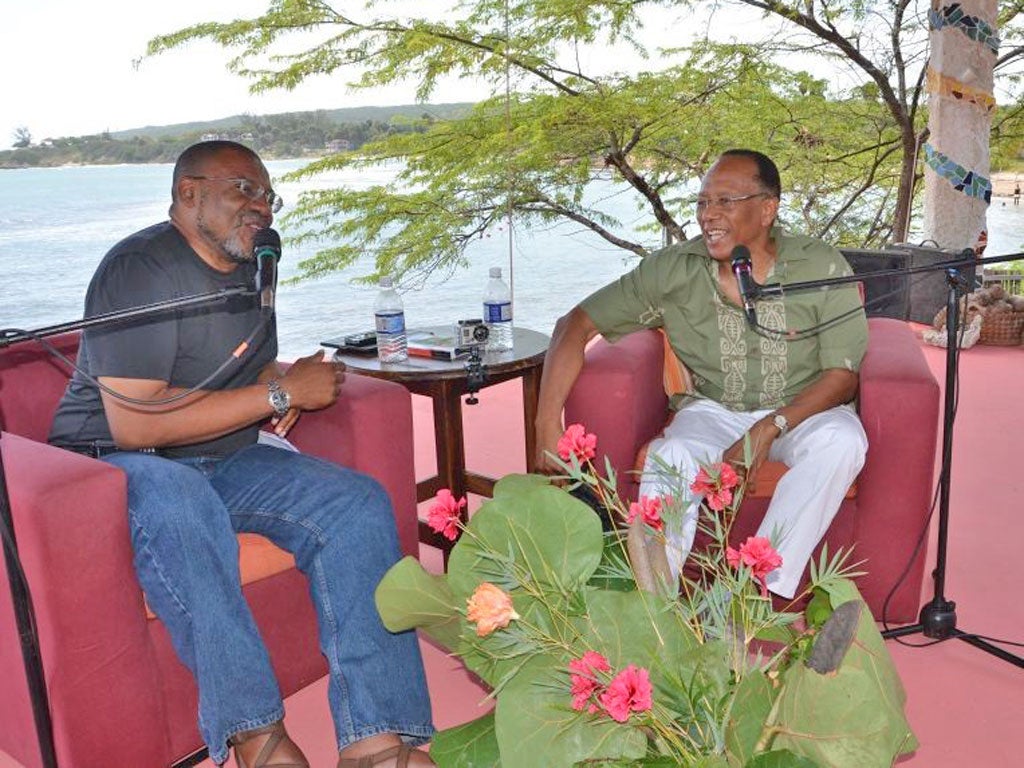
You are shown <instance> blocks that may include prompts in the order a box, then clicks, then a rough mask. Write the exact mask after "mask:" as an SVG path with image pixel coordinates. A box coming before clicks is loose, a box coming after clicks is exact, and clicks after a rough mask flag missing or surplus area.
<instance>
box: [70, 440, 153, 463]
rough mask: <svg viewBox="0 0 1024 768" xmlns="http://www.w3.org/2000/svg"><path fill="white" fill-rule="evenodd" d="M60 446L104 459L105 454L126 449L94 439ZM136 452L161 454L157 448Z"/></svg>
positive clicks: (142, 449)
mask: <svg viewBox="0 0 1024 768" xmlns="http://www.w3.org/2000/svg"><path fill="white" fill-rule="evenodd" d="M58 447H60V448H65V449H67V450H69V451H74V452H75V453H81V454H82V455H84V456H90V457H92V458H94V459H102V458H103V457H104V456H109V455H110V454H112V453H121V452H123V451H124V449H123V448H118V447H117V446H116V445H114V444H113V443H107V442H104V441H102V440H94V441H93V442H91V443H72V444H70V445H60V446H58ZM134 452H135V453H152V454H159V451H158V450H157V449H156V448H139V449H137V450H136V451H134Z"/></svg>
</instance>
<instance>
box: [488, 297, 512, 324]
mask: <svg viewBox="0 0 1024 768" xmlns="http://www.w3.org/2000/svg"><path fill="white" fill-rule="evenodd" d="M511 320H512V302H511V301H502V302H500V303H499V302H491V301H485V302H484V322H485V323H507V322H510V321H511Z"/></svg>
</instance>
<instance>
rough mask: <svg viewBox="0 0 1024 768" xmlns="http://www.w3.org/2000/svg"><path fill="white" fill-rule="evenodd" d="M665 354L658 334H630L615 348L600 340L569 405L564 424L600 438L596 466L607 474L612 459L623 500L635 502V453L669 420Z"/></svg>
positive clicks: (591, 350)
mask: <svg viewBox="0 0 1024 768" xmlns="http://www.w3.org/2000/svg"><path fill="white" fill-rule="evenodd" d="M663 349H664V347H663V343H662V340H661V336H660V335H659V334H658V332H657V331H639V332H637V333H631V334H630V335H628V336H626V337H624V338H622V339H620V340H619V341H618V342H617V343H616V344H614V345H611V344H609V343H608V342H607V341H605V340H604V339H599V340H597V341H596V342H594V343H593V344H592V345H591V346H590V347H589V348H588V349H587V352H586V358H585V361H584V365H583V370H582V371H581V372H580V375H579V378H578V379H577V380H576V384H575V386H574V387H573V390H572V392H571V393H570V395H569V397H568V399H567V400H566V403H565V423H566V424H567V425H568V424H573V423H577V422H578V423H580V424H583V425H584V426H585V427H586V428H587V431H588V432H593V433H594V434H595V435H597V457H596V459H595V464H596V466H597V467H598V468H599V469H603V468H604V462H605V457H607V458H608V460H609V461H610V462H611V464H612V466H613V467H614V469H615V472H616V474H617V476H618V487H619V495H620V496H621V497H622V498H623V499H624V500H629V499H632V498H635V497H636V493H637V490H638V487H639V483H638V482H637V478H636V477H635V475H634V474H633V473H632V470H633V462H634V460H635V459H636V455H637V452H638V451H639V450H640V447H641V446H642V445H644V444H646V443H647V442H648V441H650V439H651V438H652V437H654V436H655V435H657V434H658V432H660V431H661V429H662V427H664V426H665V419H666V417H667V415H668V396H667V395H666V394H665V387H664V383H663V369H664V352H663Z"/></svg>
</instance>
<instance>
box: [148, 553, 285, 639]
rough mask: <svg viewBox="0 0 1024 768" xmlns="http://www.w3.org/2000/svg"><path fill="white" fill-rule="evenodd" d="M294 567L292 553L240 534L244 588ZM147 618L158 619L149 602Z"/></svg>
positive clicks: (239, 554)
mask: <svg viewBox="0 0 1024 768" xmlns="http://www.w3.org/2000/svg"><path fill="white" fill-rule="evenodd" d="M294 567H295V558H294V557H292V555H291V553H290V552H285V551H284V550H283V549H281V548H280V547H278V546H277V545H276V544H274V543H273V542H271V541H270V540H269V539H265V538H264V537H262V536H260V535H259V534H257V533H240V534H238V569H239V571H240V572H241V576H242V586H243V587H244V586H245V585H246V584H252V583H253V582H255V581H259V580H260V579H265V578H267V577H268V576H274V575H275V574H278V573H281V572H283V571H287V570H288V569H289V568H294ZM146 618H147V619H155V618H156V615H155V614H154V613H153V612H152V611H151V610H150V608H149V603H148V602H147V603H146Z"/></svg>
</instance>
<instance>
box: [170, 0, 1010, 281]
mask: <svg viewBox="0 0 1024 768" xmlns="http://www.w3.org/2000/svg"><path fill="white" fill-rule="evenodd" d="M1007 5H1008V6H1009V5H1013V4H1012V3H1007ZM729 6H732V7H733V9H734V10H735V9H736V8H740V7H744V6H749V8H751V9H754V10H757V11H760V12H761V13H763V14H764V15H765V17H766V18H768V19H769V20H771V19H775V20H776V21H777V22H778V23H777V24H774V25H772V24H761V25H760V26H761V28H762V29H765V30H766V31H768V32H769V34H767V35H766V36H765V37H763V38H761V39H756V40H746V41H741V42H737V41H725V40H719V41H714V40H710V39H708V34H706V33H705V34H700V35H697V36H696V37H694V38H693V39H690V40H684V41H683V42H685V43H686V44H685V45H682V46H680V47H679V48H674V49H671V50H651V49H648V48H647V47H645V46H644V45H643V44H642V43H641V42H640V33H641V32H642V31H644V25H645V23H649V21H648V17H647V16H645V15H644V14H645V12H653V11H660V12H661V13H662V15H661V16H660V17H659V19H660V21H661V22H662V23H664V19H665V18H667V17H666V16H665V15H664V14H665V13H666V12H674V13H675V14H676V16H675V17H673V21H674V22H675V23H678V24H679V25H680V27H681V28H685V29H697V28H699V29H701V30H711V29H723V28H728V25H723V24H717V25H716V24H706V25H698V24H696V23H695V19H696V18H697V16H698V14H700V13H704V12H705V11H706V9H710V13H711V14H712V15H711V18H712V20H714V19H716V18H718V19H720V18H722V17H721V16H719V17H716V16H715V15H714V14H716V13H717V14H723V13H724V12H725V10H726V8H728V7H729ZM918 6H920V7H918ZM370 7H371V9H373V8H376V7H384V4H383V3H377V4H371V6H370ZM716 9H717V10H716ZM926 11H927V3H926V2H924V0H920V2H916V3H914V2H909V1H906V2H891V1H889V0H886V1H885V2H877V3H876V2H868V0H849V1H848V2H830V3H825V4H812V3H783V2H775V1H773V0H749V1H747V0H723V1H722V2H720V3H714V4H712V3H697V2H693V1H692V0H675V2H673V1H672V0H651V2H642V1H640V2H629V3H623V2H621V1H620V0H549V1H548V2H542V3H538V2H536V1H535V0H472V1H471V2H465V3H462V4H459V5H456V6H454V7H453V8H450V9H448V11H447V12H446V13H444V14H443V16H441V15H438V16H436V17H435V18H416V17H408V18H404V17H403V18H398V17H396V16H394V15H392V16H382V17H377V18H370V17H368V18H365V19H358V18H356V17H355V16H353V15H351V14H348V13H346V12H344V11H342V10H338V9H336V8H335V7H334V6H333V5H332V4H331V3H330V2H324V1H323V0H272V2H271V3H270V5H269V7H268V8H267V10H266V11H265V12H264V13H263V14H261V15H259V16H257V17H255V18H251V19H244V20H237V21H233V22H229V23H222V24H221V23H203V24H198V25H195V26H193V27H189V28H186V29H183V30H179V31H177V32H174V33H171V34H168V35H165V36H162V37H159V38H156V39H154V40H153V41H151V43H150V53H151V54H156V53H160V52H162V51H166V50H168V49H171V48H174V47H176V46H179V45H182V44H184V43H186V42H187V41H190V40H194V39H198V38H207V39H212V40H214V41H216V42H218V43H220V44H221V45H223V46H225V47H227V48H229V49H232V50H234V51H235V52H236V55H235V57H234V58H233V59H231V60H230V62H229V64H228V66H229V68H230V69H231V70H233V71H235V72H236V73H238V74H240V75H242V76H244V77H247V78H249V79H250V81H251V88H252V89H253V90H254V91H257V92H259V91H265V90H268V89H273V88H293V87H295V86H296V85H298V84H299V83H300V82H302V81H303V80H304V79H306V78H308V77H312V76H314V75H317V76H323V75H332V74H336V73H338V72H340V71H342V70H345V69H346V68H348V69H350V70H354V74H353V75H351V77H352V78H354V79H352V81H351V85H353V86H354V87H357V88H375V87H380V86H385V85H391V84H394V83H398V82H405V81H412V82H414V83H415V84H416V86H417V97H418V98H419V99H420V100H424V101H425V100H426V99H428V98H429V97H430V95H431V94H432V93H433V91H434V89H435V88H436V86H437V85H438V83H439V82H440V81H441V80H442V78H463V79H470V78H471V79H473V80H475V81H478V82H479V81H481V80H482V81H483V82H485V83H486V84H488V85H489V86H490V89H491V93H492V96H491V97H490V98H487V99H485V100H483V101H481V102H479V103H478V104H477V105H476V106H475V107H474V108H473V109H472V110H471V111H469V112H468V113H467V114H466V115H465V116H464V117H462V118H460V119H453V120H443V121H431V122H429V123H428V122H426V121H425V122H424V124H423V125H422V126H420V128H421V132H417V133H409V132H407V133H395V134H392V135H388V136H386V137H384V138H382V139H379V140H376V141H372V142H370V143H368V144H366V145H364V146H362V147H361V148H360V149H359V150H358V151H355V152H349V153H340V154H337V155H331V156H328V157H325V158H323V159H322V160H320V161H318V162H315V163H312V164H311V165H310V166H308V167H307V168H305V169H304V170H302V171H300V172H299V175H302V176H309V175H314V174H317V173H320V172H323V171H328V170H335V169H340V168H346V167H347V168H358V167H361V166H363V165H366V164H375V163H383V162H394V161H397V163H396V166H397V168H398V170H397V173H396V177H395V180H394V182H393V183H392V184H389V185H383V186H378V187H373V188H370V189H360V190H348V189H330V190H325V191H321V192H309V193H306V194H305V195H304V196H303V197H302V199H301V200H300V202H299V204H298V206H297V207H296V209H295V210H294V211H293V213H292V214H291V219H290V221H291V222H292V223H293V224H294V225H295V227H296V230H297V231H299V232H300V233H301V234H300V235H299V237H300V239H301V238H305V239H315V238H324V240H325V241H326V242H327V243H328V244H329V247H327V248H325V249H324V250H321V251H320V252H319V253H318V254H317V256H316V257H315V258H313V259H310V260H308V261H306V262H304V263H303V264H302V265H301V267H302V269H303V270H304V274H305V275H307V276H308V275H317V274H322V273H324V272H328V271H331V270H335V269H339V268H341V267H343V266H346V265H347V264H349V263H351V262H352V261H353V260H354V259H355V258H356V257H357V256H358V255H361V254H364V253H372V254H374V255H375V256H376V259H377V261H376V264H377V271H378V273H384V272H396V273H399V274H403V275H406V276H407V277H408V276H409V275H410V274H411V273H413V274H414V273H422V272H423V271H431V270H435V269H439V268H452V267H454V266H457V265H459V264H460V263H462V261H464V259H465V255H464V254H465V248H466V246H467V244H468V243H469V242H471V241H472V239H473V238H474V237H479V236H480V235H482V234H483V233H484V232H486V231H487V230H488V229H489V228H490V227H493V226H495V225H496V224H497V223H498V222H501V221H503V220H504V219H506V218H509V217H514V218H515V219H516V220H518V221H520V222H524V223H525V222H530V221H550V220H554V219H567V220H571V221H575V222H577V223H578V224H580V225H581V226H583V227H585V228H587V229H590V230H592V231H593V232H594V233H596V234H597V235H598V236H600V237H602V238H604V239H605V240H607V241H608V242H610V243H613V244H615V245H616V246H619V247H621V248H623V249H625V250H627V251H630V252H634V253H642V252H643V251H644V246H643V244H642V243H640V242H638V241H637V239H636V237H635V236H634V234H633V232H632V230H630V229H628V228H626V227H624V226H623V223H622V222H619V221H617V220H615V219H613V218H612V217H610V216H609V215H608V214H607V213H606V211H604V210H603V209H602V207H601V205H600V203H593V202H587V199H586V198H585V197H584V190H585V188H586V186H587V184H588V182H590V181H591V180H592V179H593V178H594V177H595V176H598V175H602V174H603V175H605V176H607V175H608V174H609V173H611V174H612V175H613V176H614V177H615V178H617V179H619V180H621V181H623V182H625V184H627V185H628V186H629V187H631V188H632V190H633V191H635V193H636V195H637V198H638V199H639V200H640V201H641V205H642V207H643V210H644V211H645V212H646V214H647V217H648V220H649V221H650V225H651V227H652V228H657V229H660V230H661V231H663V232H664V233H665V234H666V235H667V236H668V237H670V238H681V237H684V236H685V235H686V234H692V231H691V232H689V233H688V231H687V226H688V224H689V223H690V217H691V215H692V210H691V209H690V208H689V207H688V205H687V203H686V200H687V198H688V197H689V196H690V195H691V194H692V191H693V185H694V182H695V180H696V179H698V178H699V177H700V176H701V175H702V174H703V173H704V171H705V170H706V169H707V166H708V164H709V163H710V162H711V160H713V158H714V157H715V156H716V155H717V153H718V152H719V151H721V150H722V149H725V148H727V147H729V146H736V145H743V146H753V147H756V148H760V149H763V150H765V151H767V152H768V153H770V154H772V155H773V156H774V157H775V158H776V160H777V161H778V162H779V163H780V165H781V166H782V168H783V171H784V178H785V179H786V182H787V185H788V187H789V188H790V189H791V190H792V194H790V195H788V196H787V201H788V202H787V209H786V211H785V213H784V218H785V219H786V220H787V222H788V223H789V224H792V225H796V226H797V227H799V228H800V229H802V230H804V231H807V232H809V233H811V234H817V235H820V236H823V237H827V238H828V239H830V240H832V241H833V242H835V243H837V244H840V245H880V244H882V243H884V242H886V241H888V240H892V239H902V237H903V236H904V235H905V223H906V220H907V217H906V215H905V214H906V212H907V211H908V210H909V207H910V206H911V204H912V200H913V192H914V183H915V162H916V156H917V151H918V144H919V141H920V137H921V131H922V130H923V125H924V118H923V116H922V115H921V109H922V107H921V102H922V98H923V87H922V84H923V78H924V66H925V63H926V57H927V50H926V44H927V23H926V21H925V13H926ZM594 50H601V51H607V55H606V56H603V57H597V58H598V64H597V65H593V64H591V65H588V66H584V64H583V63H581V62H583V61H584V60H585V59H586V54H587V53H588V52H591V53H592V52H593V51H594ZM624 50H625V51H633V52H634V53H635V54H636V56H637V57H638V58H639V59H640V60H641V64H640V65H635V66H632V67H630V69H631V70H632V71H630V72H626V71H623V70H624V69H625V67H624V66H618V67H617V66H615V65H616V62H617V60H618V57H621V56H622V55H623V54H622V51H624ZM792 54H804V55H806V56H817V57H825V58H826V59H829V60H830V67H831V69H819V70H818V71H819V72H820V73H822V74H824V73H827V72H830V71H837V68H838V69H839V70H843V71H845V72H847V73H852V74H853V75H855V77H852V78H849V85H847V86H846V87H844V88H842V89H840V88H837V87H835V86H830V85H829V83H828V81H827V80H826V79H824V78H819V77H814V76H812V75H810V74H808V73H807V72H804V71H800V70H792V69H787V68H786V67H784V66H783V65H782V62H784V61H787V59H785V58H780V57H782V56H783V55H792ZM593 58H594V57H591V59H593ZM809 61H810V60H809V59H807V60H804V66H805V68H806V66H807V63H806V62H809ZM1014 61H1016V58H1013V57H1011V59H1009V60H1008V61H1007V66H1009V65H1010V64H1011V63H1012V62H1014ZM894 222H895V223H894Z"/></svg>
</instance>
